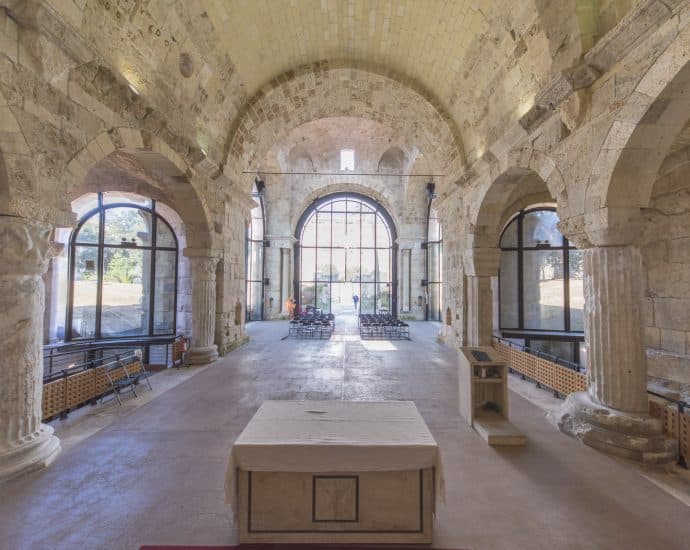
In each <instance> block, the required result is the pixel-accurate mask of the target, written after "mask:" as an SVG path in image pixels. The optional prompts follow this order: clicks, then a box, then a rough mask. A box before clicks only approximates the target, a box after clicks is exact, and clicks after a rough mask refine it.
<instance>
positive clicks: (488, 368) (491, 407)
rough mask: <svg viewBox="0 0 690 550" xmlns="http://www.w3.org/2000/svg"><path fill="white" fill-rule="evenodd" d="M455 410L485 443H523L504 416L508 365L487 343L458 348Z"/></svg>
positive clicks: (506, 398)
mask: <svg viewBox="0 0 690 550" xmlns="http://www.w3.org/2000/svg"><path fill="white" fill-rule="evenodd" d="M458 397H459V403H458V410H459V411H460V415H461V416H462V417H463V418H464V419H465V420H466V421H467V423H468V424H469V425H470V426H472V427H473V428H474V429H475V430H476V432H477V433H478V434H479V435H480V436H481V437H482V438H483V439H484V441H486V442H487V443H488V444H489V445H524V444H525V443H526V442H527V438H526V437H525V436H524V435H523V434H522V433H520V432H519V431H518V430H517V428H515V426H513V425H512V424H511V423H510V421H509V420H508V366H507V365H506V364H505V363H504V362H503V361H501V360H500V358H499V356H498V353H497V352H496V350H494V349H493V348H490V347H476V348H460V353H459V363H458Z"/></svg>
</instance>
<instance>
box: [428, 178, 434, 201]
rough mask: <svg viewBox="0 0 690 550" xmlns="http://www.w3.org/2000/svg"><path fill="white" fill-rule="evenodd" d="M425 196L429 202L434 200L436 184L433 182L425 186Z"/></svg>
mask: <svg viewBox="0 0 690 550" xmlns="http://www.w3.org/2000/svg"><path fill="white" fill-rule="evenodd" d="M426 196H427V197H428V198H429V200H434V199H435V198H436V184H435V183H434V182H433V181H430V182H429V183H427V184H426Z"/></svg>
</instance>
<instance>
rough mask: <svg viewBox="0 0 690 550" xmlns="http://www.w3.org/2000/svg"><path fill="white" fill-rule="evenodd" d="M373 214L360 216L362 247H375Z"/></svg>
mask: <svg viewBox="0 0 690 550" xmlns="http://www.w3.org/2000/svg"><path fill="white" fill-rule="evenodd" d="M375 243H376V241H375V240H374V214H362V246H371V247H373V246H375Z"/></svg>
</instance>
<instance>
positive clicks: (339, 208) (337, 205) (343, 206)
mask: <svg viewBox="0 0 690 550" xmlns="http://www.w3.org/2000/svg"><path fill="white" fill-rule="evenodd" d="M331 209H332V211H333V212H346V211H347V203H346V201H333V202H332V203H331Z"/></svg>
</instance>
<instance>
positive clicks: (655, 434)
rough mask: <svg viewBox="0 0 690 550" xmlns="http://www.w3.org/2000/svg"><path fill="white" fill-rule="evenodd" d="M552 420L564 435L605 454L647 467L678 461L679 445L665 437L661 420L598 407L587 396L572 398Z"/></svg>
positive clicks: (580, 393)
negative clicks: (579, 440) (646, 465)
mask: <svg viewBox="0 0 690 550" xmlns="http://www.w3.org/2000/svg"><path fill="white" fill-rule="evenodd" d="M551 416H552V418H554V419H555V421H556V424H557V425H558V427H559V429H560V430H561V431H562V432H564V433H567V434H568V435H572V436H574V437H577V438H578V439H581V440H582V441H583V442H584V443H585V444H586V445H589V446H590V447H594V448H595V449H598V450H600V451H603V452H605V453H609V454H612V455H615V456H619V457H621V458H627V459H629V460H635V461H637V462H642V463H645V464H666V463H669V462H673V461H674V460H676V457H677V443H676V442H675V441H674V440H672V439H669V438H666V437H665V436H664V435H663V433H662V425H661V421H660V420H658V419H656V418H652V417H650V416H649V415H645V414H641V413H640V414H636V413H627V412H623V411H619V410H616V409H612V408H609V407H606V406H604V405H599V404H598V403H595V402H594V401H592V399H591V398H590V396H589V394H587V393H586V392H577V393H572V394H570V395H569V396H568V397H567V398H566V400H565V403H564V404H563V405H562V406H561V408H560V409H559V410H557V411H554V412H553V413H551Z"/></svg>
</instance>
